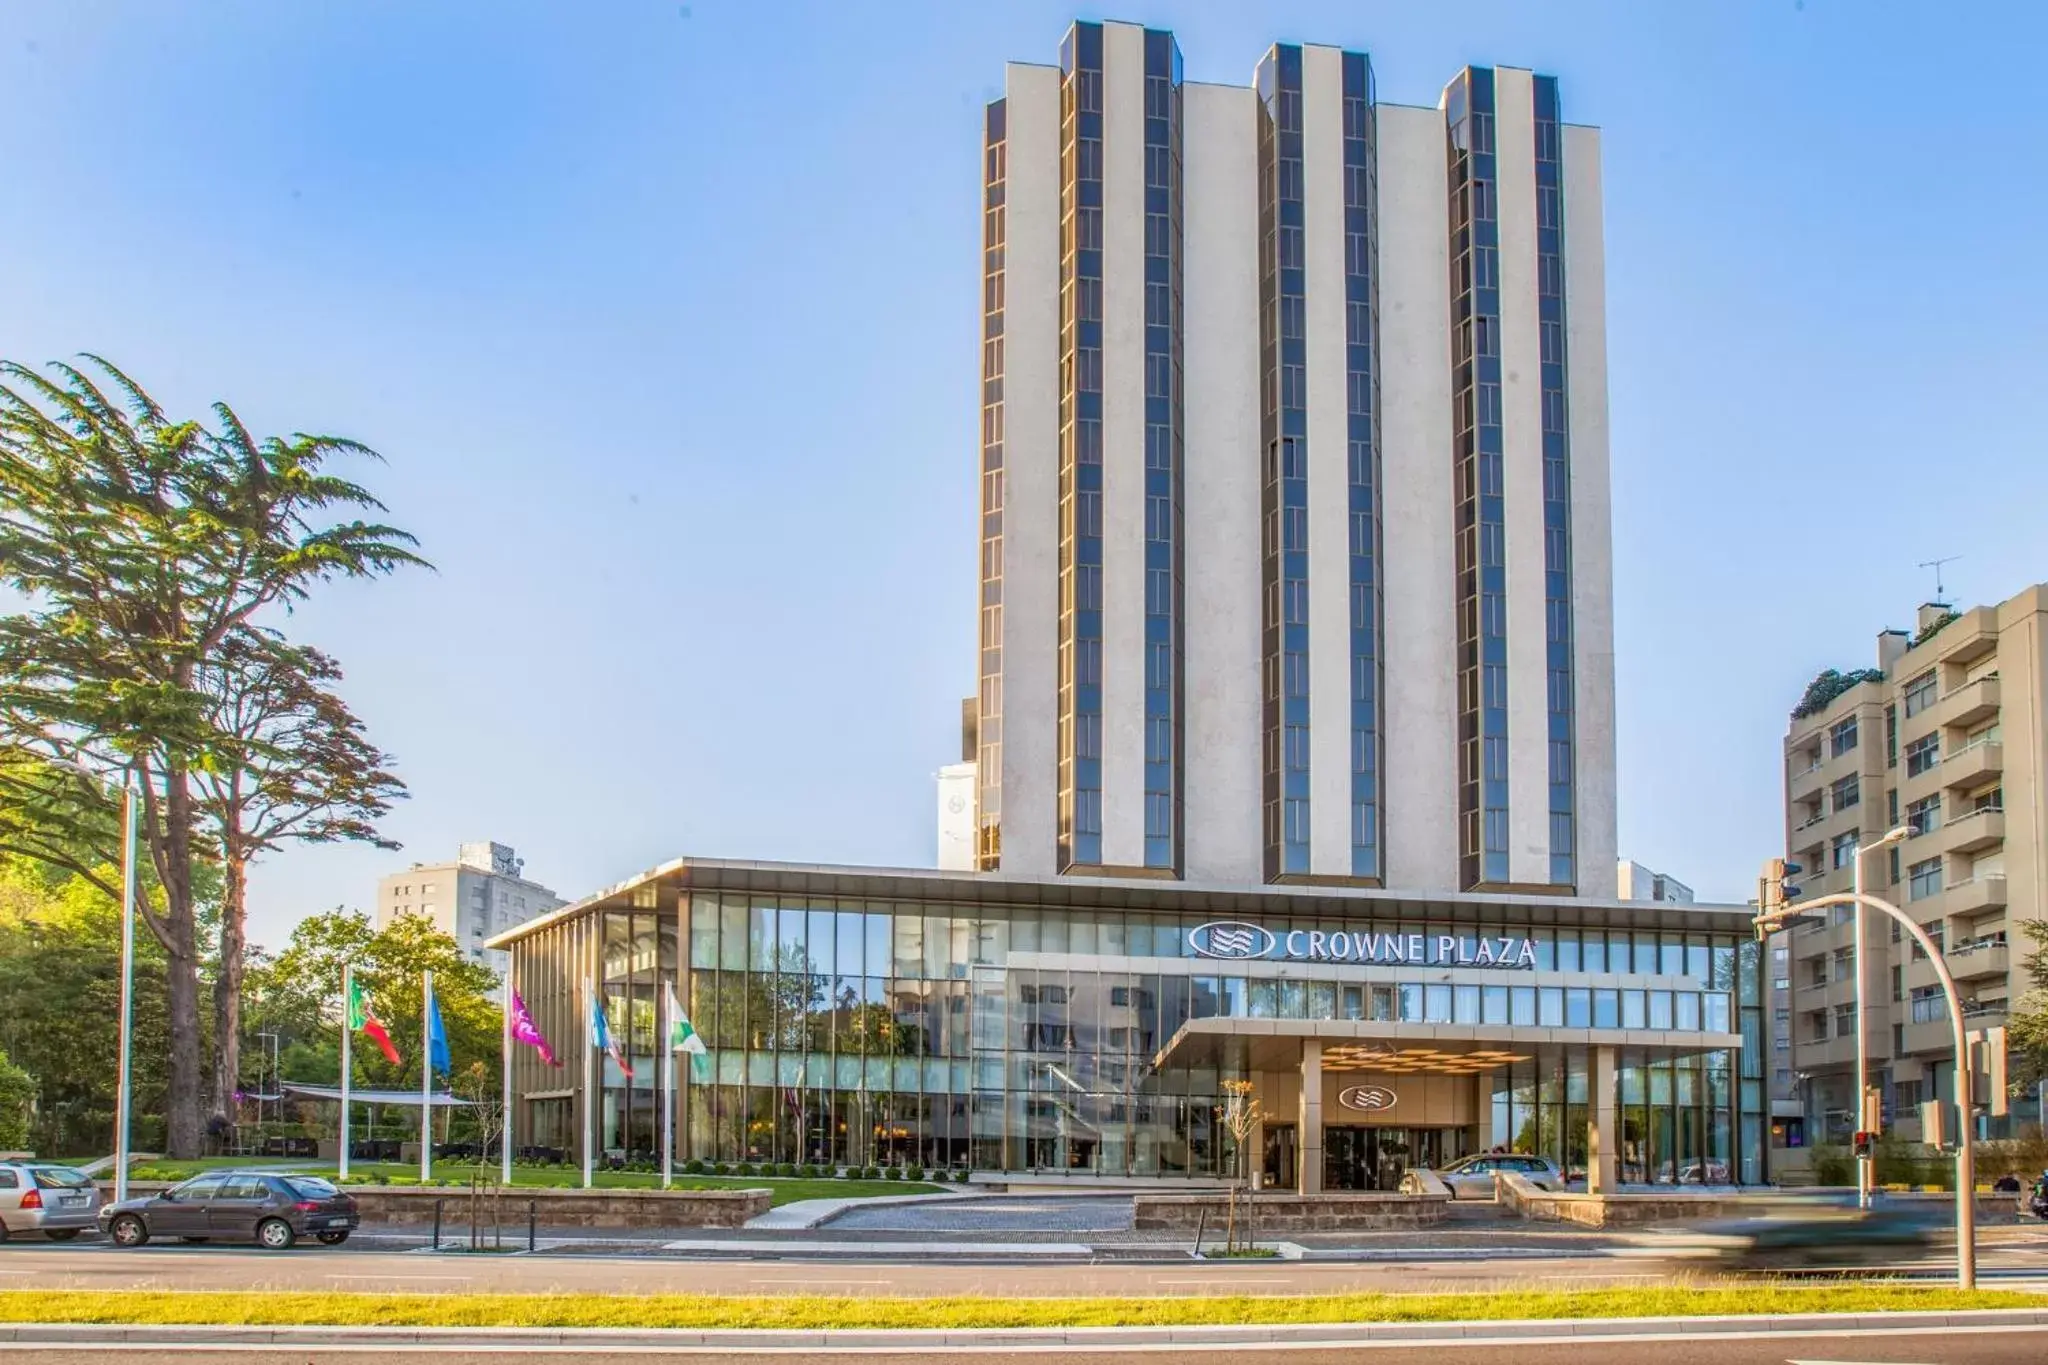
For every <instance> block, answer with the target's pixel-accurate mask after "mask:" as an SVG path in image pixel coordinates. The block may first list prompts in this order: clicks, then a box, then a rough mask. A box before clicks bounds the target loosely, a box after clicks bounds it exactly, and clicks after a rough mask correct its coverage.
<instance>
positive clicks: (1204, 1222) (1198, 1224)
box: [1195, 1204, 1209, 1261]
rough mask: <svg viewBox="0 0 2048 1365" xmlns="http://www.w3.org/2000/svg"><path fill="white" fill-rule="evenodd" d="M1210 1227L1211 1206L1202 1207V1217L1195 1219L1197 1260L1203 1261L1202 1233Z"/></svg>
mask: <svg viewBox="0 0 2048 1365" xmlns="http://www.w3.org/2000/svg"><path fill="white" fill-rule="evenodd" d="M1208 1226H1209V1206H1208V1205H1207V1204H1204V1205H1202V1208H1201V1216H1200V1217H1199V1218H1197V1219H1195V1259H1196V1260H1198V1261H1199V1260H1201V1259H1202V1232H1203V1230H1204V1229H1206V1228H1207V1227H1208Z"/></svg>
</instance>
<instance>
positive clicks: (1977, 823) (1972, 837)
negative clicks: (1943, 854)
mask: <svg viewBox="0 0 2048 1365" xmlns="http://www.w3.org/2000/svg"><path fill="white" fill-rule="evenodd" d="M1942 833H1943V835H1944V836H1945V840H1944V842H1946V844H1947V845H1948V850H1949V852H1951V853H1975V852H1977V851H1978V850H1980V849H1986V848H1995V847H1997V846H1998V845H1999V844H2002V843H2004V842H2005V807H2003V806H1979V807H1978V808H1977V809H1976V810H1969V811H1964V812H1963V813H1962V814H1961V815H1957V816H1954V817H1952V818H1950V820H1949V822H1948V823H1947V824H1945V825H1943V826H1942Z"/></svg>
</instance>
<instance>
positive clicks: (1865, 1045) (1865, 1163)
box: [1849, 825, 1913, 1209]
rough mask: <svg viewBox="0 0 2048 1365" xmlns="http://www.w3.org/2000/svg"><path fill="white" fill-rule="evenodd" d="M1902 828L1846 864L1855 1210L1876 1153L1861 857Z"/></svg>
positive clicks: (1901, 832) (1901, 836) (1906, 832)
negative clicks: (1852, 941)
mask: <svg viewBox="0 0 2048 1365" xmlns="http://www.w3.org/2000/svg"><path fill="white" fill-rule="evenodd" d="M1912 833H1913V831H1912V830H1911V829H1909V828H1907V827H1906V826H1905V825H1900V826H1899V827H1898V828H1897V829H1893V830H1888V831H1886V833H1885V836H1884V837H1883V838H1882V839H1879V840H1878V841H1877V842H1876V843H1874V844H1871V845H1870V846H1869V847H1867V848H1866V847H1865V846H1864V845H1862V844H1860V843H1859V844H1857V845H1856V846H1855V848H1854V849H1853V850H1852V851H1851V853H1850V858H1849V861H1850V862H1851V863H1852V864H1854V867H1853V869H1852V870H1851V872H1850V874H1849V884H1850V887H1851V892H1850V894H1852V895H1854V896H1855V897H1856V901H1855V909H1854V910H1852V911H1851V912H1850V913H1851V914H1853V915H1854V916H1855V917H1856V1132H1857V1135H1858V1136H1857V1139H1856V1207H1858V1208H1861V1209H1867V1208H1869V1207H1870V1191H1871V1188H1872V1186H1873V1185H1874V1183H1875V1176H1876V1171H1877V1153H1876V1152H1875V1151H1874V1150H1873V1149H1872V1146H1871V1143H1872V1141H1873V1140H1874V1138H1873V1139H1866V1138H1865V1137H1863V1136H1862V1135H1863V1134H1865V1133H1869V1134H1873V1135H1874V1134H1875V1133H1876V1132H1877V1118H1878V1115H1877V1114H1874V1113H1872V1112H1871V1108H1872V1106H1871V1103H1870V1032H1869V1029H1868V1027H1867V1026H1866V1025H1865V1023H1864V1019H1863V993H1864V984H1863V855H1864V854H1866V853H1875V852H1877V851H1878V850H1879V849H1881V848H1890V847H1891V846H1892V845H1893V844H1897V843H1901V842H1903V841H1904V840H1905V839H1907V838H1909V837H1910V836H1911V835H1912Z"/></svg>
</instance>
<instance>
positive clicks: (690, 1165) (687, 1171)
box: [683, 1157, 704, 1175]
mask: <svg viewBox="0 0 2048 1365" xmlns="http://www.w3.org/2000/svg"><path fill="white" fill-rule="evenodd" d="M683 1174H684V1175H702V1174H704V1163H703V1162H701V1161H699V1160H697V1159H696V1158H695V1157H692V1158H690V1159H689V1160H688V1161H686V1162H684V1163H683Z"/></svg>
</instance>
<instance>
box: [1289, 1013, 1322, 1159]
mask: <svg viewBox="0 0 2048 1365" xmlns="http://www.w3.org/2000/svg"><path fill="white" fill-rule="evenodd" d="M1294 1150H1295V1157H1294V1189H1295V1192H1296V1193H1297V1194H1301V1195H1303V1196H1307V1195H1312V1194H1321V1193H1322V1192H1323V1045H1322V1043H1320V1042H1319V1041H1317V1040H1316V1039H1314V1038H1304V1039H1302V1041H1301V1117H1300V1120H1299V1121H1298V1122H1297V1123H1296V1125H1295V1129H1294Z"/></svg>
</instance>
